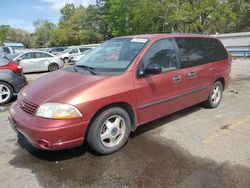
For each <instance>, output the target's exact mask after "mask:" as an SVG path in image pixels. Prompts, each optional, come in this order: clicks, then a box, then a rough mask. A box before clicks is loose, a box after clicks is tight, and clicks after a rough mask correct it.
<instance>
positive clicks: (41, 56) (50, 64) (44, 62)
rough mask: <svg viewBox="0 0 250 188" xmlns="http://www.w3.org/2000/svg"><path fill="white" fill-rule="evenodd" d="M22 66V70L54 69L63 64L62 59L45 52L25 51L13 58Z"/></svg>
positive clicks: (39, 70)
mask: <svg viewBox="0 0 250 188" xmlns="http://www.w3.org/2000/svg"><path fill="white" fill-rule="evenodd" d="M13 60H14V61H16V62H17V63H18V64H20V65H21V66H22V68H23V72H24V73H27V72H41V71H50V72H51V71H55V70H58V69H60V68H62V67H63V66H64V63H63V61H62V60H61V59H60V58H59V57H57V56H55V55H53V54H51V53H47V52H42V51H32V52H25V53H23V54H21V55H19V56H17V57H15V58H14V59H13Z"/></svg>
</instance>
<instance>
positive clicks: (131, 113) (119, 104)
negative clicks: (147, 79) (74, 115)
mask: <svg viewBox="0 0 250 188" xmlns="http://www.w3.org/2000/svg"><path fill="white" fill-rule="evenodd" d="M112 107H120V108H122V109H124V110H125V111H126V112H127V113H128V115H129V117H130V119H131V126H130V131H132V132H134V131H135V129H136V122H137V119H136V115H135V112H134V110H133V108H132V107H131V106H130V105H129V104H128V103H125V102H117V103H113V104H109V105H107V106H104V107H102V108H101V109H100V110H98V111H97V112H96V113H95V114H94V116H93V117H92V118H91V120H90V125H91V123H92V122H93V121H94V119H95V118H96V117H97V116H98V115H99V114H100V113H102V112H103V111H105V110H107V109H109V108H112Z"/></svg>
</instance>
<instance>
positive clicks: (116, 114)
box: [87, 107, 131, 155]
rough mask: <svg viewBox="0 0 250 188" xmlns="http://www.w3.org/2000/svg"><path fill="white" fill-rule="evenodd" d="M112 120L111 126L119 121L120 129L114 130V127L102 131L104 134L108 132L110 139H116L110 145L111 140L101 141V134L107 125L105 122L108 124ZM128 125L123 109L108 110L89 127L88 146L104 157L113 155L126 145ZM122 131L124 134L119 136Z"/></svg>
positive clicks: (126, 114)
mask: <svg viewBox="0 0 250 188" xmlns="http://www.w3.org/2000/svg"><path fill="white" fill-rule="evenodd" d="M113 118H115V119H114V122H113V123H112V124H111V125H115V124H116V123H115V121H116V120H119V119H120V120H119V123H118V124H119V127H120V128H119V129H118V130H116V127H115V126H114V127H113V128H111V129H109V128H107V127H106V130H105V131H104V133H107V132H109V135H110V136H111V137H112V138H115V139H114V140H116V139H117V140H116V141H113V142H114V143H111V139H109V138H107V139H102V138H101V137H102V136H101V135H102V134H103V135H104V133H102V132H103V129H104V128H105V126H106V124H108V123H105V122H109V123H110V122H111V121H113ZM130 125H131V120H130V117H129V115H128V113H127V112H126V111H125V110H124V109H122V108H120V107H112V108H109V109H107V110H105V111H103V112H101V113H100V114H99V115H98V116H97V117H96V118H95V119H94V121H93V122H92V124H91V125H90V129H89V132H88V135H87V142H88V144H89V146H90V147H91V148H92V149H93V150H94V151H96V152H97V153H99V154H103V155H105V154H110V153H113V152H115V151H118V150H119V149H121V148H122V147H123V146H124V145H125V144H126V142H127V140H128V138H129V134H130ZM111 127H112V126H111ZM122 129H123V130H122ZM123 131H124V134H121V135H119V134H120V133H119V132H123ZM111 137H110V138H111ZM115 142H117V143H115ZM109 145H110V146H109Z"/></svg>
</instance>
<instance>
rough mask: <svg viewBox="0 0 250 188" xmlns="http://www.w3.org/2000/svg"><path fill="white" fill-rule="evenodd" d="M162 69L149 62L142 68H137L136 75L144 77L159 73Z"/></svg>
mask: <svg viewBox="0 0 250 188" xmlns="http://www.w3.org/2000/svg"><path fill="white" fill-rule="evenodd" d="M160 73H162V69H161V67H160V65H158V64H157V63H153V64H149V65H148V66H147V67H146V68H145V69H144V70H139V72H138V76H139V77H144V76H147V75H151V74H160Z"/></svg>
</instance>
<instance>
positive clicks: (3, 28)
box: [0, 25, 10, 45]
mask: <svg viewBox="0 0 250 188" xmlns="http://www.w3.org/2000/svg"><path fill="white" fill-rule="evenodd" d="M9 29H10V26H9V25H0V45H2V44H3V43H4V42H5V40H6V39H7V36H8V31H9Z"/></svg>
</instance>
